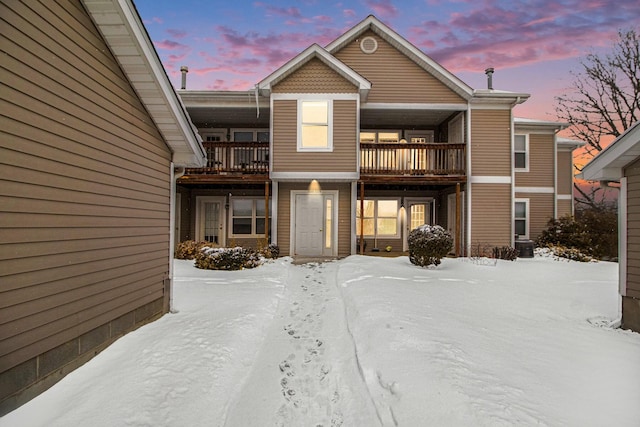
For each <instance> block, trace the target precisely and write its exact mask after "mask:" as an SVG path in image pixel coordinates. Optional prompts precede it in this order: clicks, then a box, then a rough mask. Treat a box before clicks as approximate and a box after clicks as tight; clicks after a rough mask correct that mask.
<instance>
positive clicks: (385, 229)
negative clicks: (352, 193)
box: [356, 199, 400, 237]
mask: <svg viewBox="0 0 640 427" xmlns="http://www.w3.org/2000/svg"><path fill="white" fill-rule="evenodd" d="M398 206H399V201H398V199H369V200H364V215H362V214H361V212H360V201H359V200H358V202H357V203H356V234H357V235H358V236H359V235H360V224H361V222H362V221H364V235H365V237H376V236H377V237H399V236H400V232H399V226H400V224H399V222H398Z"/></svg>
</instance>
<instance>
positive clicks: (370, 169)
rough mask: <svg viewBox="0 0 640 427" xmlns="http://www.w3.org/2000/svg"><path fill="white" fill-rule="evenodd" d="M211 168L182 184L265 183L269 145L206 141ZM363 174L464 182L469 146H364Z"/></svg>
mask: <svg viewBox="0 0 640 427" xmlns="http://www.w3.org/2000/svg"><path fill="white" fill-rule="evenodd" d="M203 145H204V148H205V150H206V152H207V166H206V167H203V168H189V169H187V170H186V171H185V176H184V177H183V178H181V181H182V182H185V181H191V182H194V183H195V182H205V181H208V182H211V181H212V180H218V179H219V180H224V179H238V180H242V181H265V180H268V175H269V143H268V142H256V141H254V142H203ZM360 175H361V176H362V178H363V179H364V180H374V181H375V180H384V179H389V178H392V179H393V178H397V177H402V178H403V179H409V180H412V179H414V180H418V179H421V180H424V178H429V180H432V181H433V180H436V181H446V180H456V181H459V180H464V178H465V175H466V146H465V144H448V143H361V144H360Z"/></svg>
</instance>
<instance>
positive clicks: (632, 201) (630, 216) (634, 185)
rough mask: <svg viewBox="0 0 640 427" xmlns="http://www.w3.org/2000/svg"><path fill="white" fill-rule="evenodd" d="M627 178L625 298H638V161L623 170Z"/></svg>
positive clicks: (639, 188)
mask: <svg viewBox="0 0 640 427" xmlns="http://www.w3.org/2000/svg"><path fill="white" fill-rule="evenodd" d="M624 176H626V177H627V294H626V295H627V297H632V298H640V267H638V265H640V159H639V160H636V161H634V162H633V163H631V164H630V165H629V166H627V167H626V168H625V169H624Z"/></svg>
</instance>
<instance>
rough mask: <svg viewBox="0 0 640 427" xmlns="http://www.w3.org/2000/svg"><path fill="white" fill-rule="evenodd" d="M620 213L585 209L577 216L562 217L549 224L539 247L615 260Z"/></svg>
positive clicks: (604, 209)
mask: <svg viewBox="0 0 640 427" xmlns="http://www.w3.org/2000/svg"><path fill="white" fill-rule="evenodd" d="M617 227H618V225H617V214H616V212H615V211H614V210H613V209H609V208H606V207H602V208H592V209H583V210H581V211H578V212H576V217H575V218H574V217H572V216H563V217H562V218H559V219H552V220H550V221H549V222H548V223H547V228H546V230H544V231H543V232H542V233H541V234H540V236H539V237H538V239H537V240H536V245H537V246H539V247H545V246H548V245H554V246H563V247H565V248H575V249H577V250H578V251H580V252H582V253H583V254H585V255H589V256H591V257H594V258H598V259H615V258H617V256H618V228H617Z"/></svg>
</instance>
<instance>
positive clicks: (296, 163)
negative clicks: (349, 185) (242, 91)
mask: <svg viewBox="0 0 640 427" xmlns="http://www.w3.org/2000/svg"><path fill="white" fill-rule="evenodd" d="M297 115H298V113H297V101H295V100H276V101H274V103H273V169H272V171H273V172H356V171H357V126H356V124H357V102H356V101H355V100H353V101H350V100H334V101H333V151H332V152H298V151H297V150H298V147H297V120H298V118H297Z"/></svg>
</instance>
